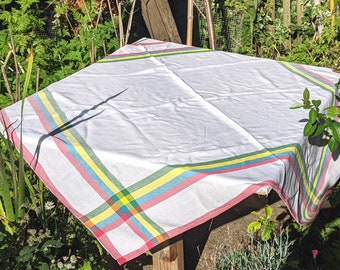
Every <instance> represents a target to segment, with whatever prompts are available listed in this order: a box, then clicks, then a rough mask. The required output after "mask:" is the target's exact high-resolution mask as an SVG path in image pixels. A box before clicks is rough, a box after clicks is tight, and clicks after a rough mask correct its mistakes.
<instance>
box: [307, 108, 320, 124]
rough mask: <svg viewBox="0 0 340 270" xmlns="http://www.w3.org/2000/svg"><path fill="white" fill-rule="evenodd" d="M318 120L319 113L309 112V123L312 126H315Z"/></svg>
mask: <svg viewBox="0 0 340 270" xmlns="http://www.w3.org/2000/svg"><path fill="white" fill-rule="evenodd" d="M317 118H318V113H317V112H316V111H315V110H313V109H312V110H310V111H309V121H310V122H311V124H314V123H315V122H316V119H317Z"/></svg>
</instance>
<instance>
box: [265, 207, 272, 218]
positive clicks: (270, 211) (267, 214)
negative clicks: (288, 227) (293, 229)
mask: <svg viewBox="0 0 340 270" xmlns="http://www.w3.org/2000/svg"><path fill="white" fill-rule="evenodd" d="M265 212H266V219H270V218H271V217H272V215H273V209H272V208H271V207H270V206H269V205H266V206H265Z"/></svg>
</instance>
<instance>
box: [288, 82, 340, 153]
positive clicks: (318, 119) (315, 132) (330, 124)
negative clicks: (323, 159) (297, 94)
mask: <svg viewBox="0 0 340 270" xmlns="http://www.w3.org/2000/svg"><path fill="white" fill-rule="evenodd" d="M339 85H340V80H339V83H338V86H337V87H339ZM320 106H321V100H310V93H309V90H308V89H307V88H306V89H305V90H304V92H303V98H302V103H297V104H294V105H292V106H291V109H299V108H303V109H305V110H309V114H308V116H309V119H308V121H307V123H306V125H305V127H304V130H303V135H304V136H307V137H318V136H320V137H321V138H322V139H324V140H325V143H326V144H328V147H329V149H330V150H331V151H332V152H335V151H336V150H337V149H338V147H339V144H340V123H339V122H338V121H337V120H336V119H337V117H338V116H339V115H340V111H339V107H338V106H330V107H328V108H325V112H321V111H320Z"/></svg>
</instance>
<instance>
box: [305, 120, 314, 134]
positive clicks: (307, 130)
mask: <svg viewBox="0 0 340 270" xmlns="http://www.w3.org/2000/svg"><path fill="white" fill-rule="evenodd" d="M316 128H317V124H315V123H314V124H312V123H311V122H310V121H308V122H307V124H306V125H305V128H304V129H303V135H304V136H311V135H312V134H313V133H314V131H315V130H316Z"/></svg>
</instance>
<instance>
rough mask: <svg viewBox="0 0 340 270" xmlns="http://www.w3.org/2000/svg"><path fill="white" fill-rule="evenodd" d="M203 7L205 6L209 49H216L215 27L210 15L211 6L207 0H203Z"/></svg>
mask: <svg viewBox="0 0 340 270" xmlns="http://www.w3.org/2000/svg"><path fill="white" fill-rule="evenodd" d="M204 7H205V15H206V17H207V26H208V33H209V45H210V49H212V50H215V49H216V38H215V28H214V21H213V18H212V16H211V8H210V1H209V0H205V1H204Z"/></svg>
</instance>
